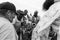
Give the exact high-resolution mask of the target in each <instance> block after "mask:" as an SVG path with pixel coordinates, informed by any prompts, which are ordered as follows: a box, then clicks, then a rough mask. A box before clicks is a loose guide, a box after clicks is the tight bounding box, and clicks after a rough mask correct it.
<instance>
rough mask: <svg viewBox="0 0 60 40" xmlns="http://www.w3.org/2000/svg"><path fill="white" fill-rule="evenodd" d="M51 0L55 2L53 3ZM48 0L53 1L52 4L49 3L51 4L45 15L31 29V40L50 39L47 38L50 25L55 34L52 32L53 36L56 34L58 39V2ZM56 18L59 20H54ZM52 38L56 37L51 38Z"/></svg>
mask: <svg viewBox="0 0 60 40" xmlns="http://www.w3.org/2000/svg"><path fill="white" fill-rule="evenodd" d="M48 1H49V0H48ZM53 1H54V2H56V3H54V2H53ZM50 2H53V4H50V5H51V6H49V8H48V9H47V11H46V13H45V15H44V16H43V17H42V18H41V20H40V22H39V23H38V24H37V26H36V28H35V29H34V30H33V33H32V40H50V39H48V35H49V31H50V26H52V28H53V31H54V32H55V33H56V34H57V35H56V34H54V35H55V36H57V40H60V22H59V20H60V19H59V18H60V2H58V1H55V0H52V1H50ZM50 2H49V3H50ZM56 19H59V20H57V21H55V20H56ZM53 23H56V25H54V24H53ZM57 24H58V25H57ZM51 40H52V39H51ZM53 40H56V39H54V38H53Z"/></svg>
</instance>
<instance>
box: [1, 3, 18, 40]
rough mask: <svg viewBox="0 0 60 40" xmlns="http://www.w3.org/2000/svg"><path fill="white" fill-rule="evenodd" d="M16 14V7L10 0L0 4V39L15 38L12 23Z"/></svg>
mask: <svg viewBox="0 0 60 40" xmlns="http://www.w3.org/2000/svg"><path fill="white" fill-rule="evenodd" d="M15 15H16V7H15V5H14V4H12V3H10V2H4V3H1V4H0V40H17V34H16V31H15V28H14V26H13V25H12V23H11V22H12V21H13V18H14V17H15Z"/></svg>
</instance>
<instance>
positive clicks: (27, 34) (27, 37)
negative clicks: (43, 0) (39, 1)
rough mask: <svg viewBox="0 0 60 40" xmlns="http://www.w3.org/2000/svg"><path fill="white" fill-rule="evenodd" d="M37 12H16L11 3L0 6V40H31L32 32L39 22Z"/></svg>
mask: <svg viewBox="0 0 60 40" xmlns="http://www.w3.org/2000/svg"><path fill="white" fill-rule="evenodd" d="M39 20H40V17H39V16H38V11H37V10H36V11H35V12H34V15H32V14H28V10H27V9H26V10H24V11H22V10H16V7H15V5H14V4H13V3H10V2H3V3H1V4H0V21H1V22H0V40H31V36H32V31H33V29H34V28H35V27H36V25H37V23H38V22H39Z"/></svg>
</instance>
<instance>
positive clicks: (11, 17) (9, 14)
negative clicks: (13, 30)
mask: <svg viewBox="0 0 60 40" xmlns="http://www.w3.org/2000/svg"><path fill="white" fill-rule="evenodd" d="M13 18H15V13H14V12H11V11H9V12H8V19H9V20H10V21H11V22H12V21H13Z"/></svg>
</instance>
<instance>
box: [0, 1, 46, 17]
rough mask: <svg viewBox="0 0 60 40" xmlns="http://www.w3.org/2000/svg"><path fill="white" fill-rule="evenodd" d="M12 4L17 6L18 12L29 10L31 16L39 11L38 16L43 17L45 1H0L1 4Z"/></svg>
mask: <svg viewBox="0 0 60 40" xmlns="http://www.w3.org/2000/svg"><path fill="white" fill-rule="evenodd" d="M6 1H8V2H11V3H13V4H14V5H15V6H16V9H17V10H19V9H20V10H25V9H27V10H28V12H29V14H30V13H31V14H32V15H33V13H34V11H35V10H38V12H39V14H38V15H41V16H42V15H43V12H42V11H41V10H42V4H43V3H44V1H45V0H0V3H2V2H6Z"/></svg>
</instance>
